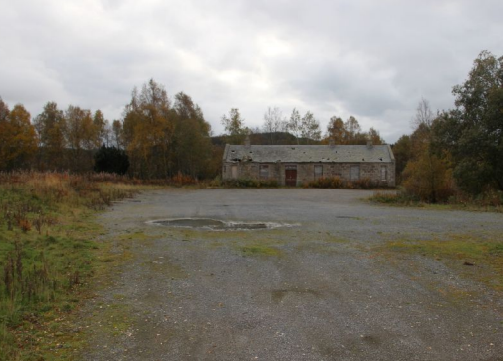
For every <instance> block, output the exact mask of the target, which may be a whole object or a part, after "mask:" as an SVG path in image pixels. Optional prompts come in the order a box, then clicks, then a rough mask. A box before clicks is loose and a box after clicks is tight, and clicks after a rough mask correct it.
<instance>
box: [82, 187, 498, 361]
mask: <svg viewBox="0 0 503 361" xmlns="http://www.w3.org/2000/svg"><path fill="white" fill-rule="evenodd" d="M370 194H371V192H367V191H355V190H302V189H295V190H288V189H281V190H155V191H148V192H144V193H143V194H141V195H139V196H138V197H136V198H135V199H134V200H127V201H124V202H121V203H118V204H116V205H115V206H114V207H113V209H112V210H110V211H108V212H106V213H104V214H102V216H101V217H100V222H101V223H102V224H103V225H104V227H105V229H106V232H107V234H106V236H105V237H104V239H107V240H106V242H112V244H113V248H112V252H115V254H117V255H119V256H121V257H122V258H121V259H122V260H123V262H122V263H121V264H120V266H118V267H117V269H116V271H115V273H114V275H113V276H111V277H110V280H109V282H108V283H106V285H104V286H102V287H101V288H100V290H99V291H98V294H97V296H96V298H95V299H93V300H91V301H89V303H88V304H87V305H86V306H85V308H84V310H83V311H82V312H83V313H82V314H83V317H82V318H83V321H82V322H83V323H84V324H86V325H87V327H88V328H87V329H88V330H89V339H90V342H89V345H88V346H87V347H86V349H85V350H84V351H83V353H82V360H86V361H87V360H103V361H105V360H106V361H109V360H135V361H136V360H152V361H154V360H156V361H157V360H292V361H293V360H318V361H320V360H372V361H376V360H409V361H410V360H439V361H440V360H441V361H449V360H453V361H454V360H456V361H461V360H470V361H474V360H487V361H497V360H503V301H502V299H501V294H498V293H497V292H496V291H494V290H491V289H489V288H487V287H486V286H484V285H483V284H481V283H478V282H476V281H474V280H473V278H470V277H462V272H461V271H460V269H461V268H462V267H463V266H460V267H457V268H456V267H454V268H453V267H452V266H451V265H449V266H448V265H447V264H445V263H444V262H443V261H442V260H436V259H432V258H427V257H423V256H421V255H410V254H402V253H397V254H394V255H393V256H389V254H388V253H387V252H382V251H381V250H382V249H385V245H386V242H388V241H392V240H415V239H417V240H421V239H425V240H427V239H432V238H438V239H443V238H445V239H448V238H449V237H452V236H453V235H463V236H466V237H476V238H484V237H494V236H495V235H500V234H501V233H502V231H503V215H501V214H494V213H480V212H462V211H439V210H431V209H419V208H400V207H383V206H377V205H372V204H369V203H367V202H366V201H363V200H362V198H365V197H367V196H369V195H370ZM186 217H194V218H211V219H217V220H224V221H245V222H251V221H254V222H278V223H287V224H290V225H294V226H292V227H284V228H277V229H260V230H230V231H210V230H201V229H184V228H170V227H163V226H159V225H153V224H151V223H148V221H152V220H163V219H172V218H186ZM112 240H113V241H112ZM465 268H466V269H468V268H469V270H470V272H477V269H478V266H477V265H476V266H474V267H466V266H465ZM463 270H464V269H463Z"/></svg>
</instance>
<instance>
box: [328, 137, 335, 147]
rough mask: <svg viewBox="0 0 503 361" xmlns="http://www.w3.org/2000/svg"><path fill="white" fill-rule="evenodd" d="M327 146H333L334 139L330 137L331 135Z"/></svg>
mask: <svg viewBox="0 0 503 361" xmlns="http://www.w3.org/2000/svg"><path fill="white" fill-rule="evenodd" d="M328 146H329V147H330V148H335V140H334V138H332V137H331V138H330V139H329V140H328Z"/></svg>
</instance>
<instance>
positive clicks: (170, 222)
mask: <svg viewBox="0 0 503 361" xmlns="http://www.w3.org/2000/svg"><path fill="white" fill-rule="evenodd" d="M147 223H149V224H153V225H158V226H164V227H175V228H193V229H201V230H208V231H247V230H248V231H251V230H260V229H275V228H280V227H293V226H296V224H288V223H277V222H235V221H221V220H219V219H211V218H175V219H162V220H157V221H148V222H147Z"/></svg>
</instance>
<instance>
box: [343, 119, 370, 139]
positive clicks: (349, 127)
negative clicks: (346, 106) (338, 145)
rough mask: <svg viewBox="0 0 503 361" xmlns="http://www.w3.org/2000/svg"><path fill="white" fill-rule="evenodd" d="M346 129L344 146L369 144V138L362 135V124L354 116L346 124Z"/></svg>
mask: <svg viewBox="0 0 503 361" xmlns="http://www.w3.org/2000/svg"><path fill="white" fill-rule="evenodd" d="M344 129H345V132H344V135H345V139H344V144H348V145H352V144H366V143H367V137H366V135H365V134H363V133H362V128H361V126H360V123H359V122H358V120H356V118H355V117H354V116H352V115H351V116H350V117H349V118H348V120H346V121H345V122H344Z"/></svg>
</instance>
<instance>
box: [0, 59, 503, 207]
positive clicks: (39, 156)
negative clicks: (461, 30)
mask: <svg viewBox="0 0 503 361" xmlns="http://www.w3.org/2000/svg"><path fill="white" fill-rule="evenodd" d="M452 92H453V95H454V96H455V104H454V105H455V107H454V108H453V109H449V110H442V111H437V112H436V113H434V112H433V111H432V109H431V107H430V105H429V102H428V101H427V100H425V99H422V100H421V102H420V103H419V106H418V108H417V110H416V116H415V118H414V122H413V131H412V133H411V134H405V135H403V136H402V137H401V138H400V139H398V141H397V142H396V143H395V144H393V145H392V147H393V152H394V154H395V158H396V173H397V182H398V183H399V184H401V185H402V186H403V187H404V188H405V189H406V190H407V192H409V193H410V194H412V195H414V196H416V197H418V198H421V199H423V200H428V201H431V202H436V201H442V200H446V199H448V198H449V197H451V196H452V195H453V194H456V192H457V191H462V192H465V193H467V194H472V195H476V194H481V193H483V192H486V191H488V190H497V191H503V161H502V159H503V57H500V58H496V57H495V56H494V55H493V54H491V53H490V52H488V51H483V52H482V53H481V54H480V55H479V56H478V57H477V59H475V61H474V65H473V68H472V69H471V71H470V73H469V74H468V78H467V80H466V81H465V82H464V83H462V84H460V85H456V86H454V87H453V90H452ZM221 122H222V125H223V126H224V128H225V133H224V134H222V135H220V136H217V137H212V136H211V135H212V133H211V126H210V124H209V123H208V122H207V121H206V120H205V118H204V115H203V112H202V110H201V108H200V107H199V106H198V105H197V104H195V103H194V102H193V100H192V99H191V97H190V96H188V95H187V94H185V93H183V92H180V93H178V94H176V95H175V96H174V98H173V99H171V98H169V97H168V95H167V92H166V90H165V88H164V87H163V86H162V85H160V84H158V83H157V82H155V81H154V80H153V79H151V80H150V81H149V82H147V83H146V84H144V85H143V86H142V87H141V88H140V89H137V88H135V89H134V90H133V92H132V95H131V99H130V101H129V102H128V104H127V105H126V106H125V108H124V112H123V117H122V120H114V121H112V122H109V121H108V120H106V119H105V118H104V115H103V113H102V112H101V111H100V110H96V111H95V112H94V113H93V112H91V111H90V110H86V109H82V108H80V107H78V106H73V105H70V106H69V107H68V108H67V109H66V110H61V109H59V108H58V106H57V104H56V103H55V102H48V103H47V104H46V105H45V106H44V109H43V111H42V112H41V113H40V114H39V115H37V116H36V117H35V118H34V119H33V122H32V119H31V115H30V114H29V112H28V111H27V110H26V109H25V108H24V106H23V105H22V104H16V105H15V106H14V107H13V108H12V109H9V107H8V106H7V104H5V103H4V102H3V101H2V100H1V98H0V171H12V170H16V169H38V170H55V171H71V172H88V171H91V170H93V168H94V169H96V170H105V171H107V170H110V168H112V166H111V164H115V165H117V164H121V167H119V168H120V169H121V170H113V171H117V172H125V171H126V170H127V173H128V174H129V175H130V176H133V177H136V178H141V179H161V178H162V179H165V178H169V177H173V176H174V175H177V174H183V175H187V176H190V177H192V178H198V179H202V178H213V177H215V176H217V175H218V174H219V173H220V169H221V159H222V154H223V149H224V146H225V144H226V143H232V144H242V143H243V142H244V139H245V137H246V136H247V135H249V136H250V137H251V138H252V142H253V143H254V144H328V142H329V141H330V139H332V140H334V141H335V143H336V144H349V145H351V144H366V142H367V141H372V142H373V144H383V143H384V140H383V139H382V138H381V136H380V134H379V132H378V131H377V130H375V129H374V128H370V129H369V130H368V131H363V130H362V128H361V126H360V124H359V122H358V120H357V119H356V118H355V117H353V116H350V117H349V118H348V119H347V120H345V121H344V120H343V119H341V118H340V117H337V116H333V117H332V118H331V119H330V121H329V122H328V125H327V128H326V130H325V132H323V131H322V130H321V127H320V122H319V121H318V119H317V118H316V117H315V116H314V114H313V113H312V112H310V111H307V112H306V113H304V114H301V113H300V111H299V110H297V109H296V108H294V109H293V110H292V112H291V114H290V116H289V117H285V116H283V114H282V112H281V110H280V109H279V108H277V107H269V108H268V109H267V111H266V112H265V114H264V119H263V124H262V126H261V127H256V128H250V127H248V126H246V124H245V119H244V118H243V117H242V116H241V114H240V112H239V109H238V108H232V109H231V110H230V111H229V113H228V114H224V115H223V116H222V118H221ZM100 146H101V148H100ZM98 165H99V166H100V167H102V168H100V167H98V168H97V166H98ZM107 167H108V168H109V169H107Z"/></svg>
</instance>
